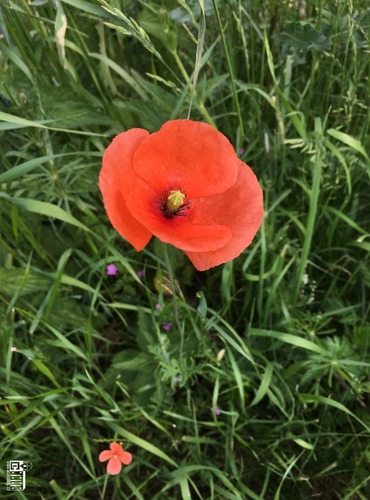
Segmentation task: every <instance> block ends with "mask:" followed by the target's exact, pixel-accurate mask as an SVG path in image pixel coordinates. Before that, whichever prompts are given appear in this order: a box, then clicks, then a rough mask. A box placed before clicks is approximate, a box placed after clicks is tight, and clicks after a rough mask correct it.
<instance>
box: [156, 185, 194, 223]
mask: <svg viewBox="0 0 370 500" xmlns="http://www.w3.org/2000/svg"><path fill="white" fill-rule="evenodd" d="M185 198H186V195H185V194H184V193H183V192H182V191H181V190H180V189H177V190H174V189H171V190H170V191H169V192H168V191H167V193H165V194H164V195H163V198H162V200H161V204H160V205H161V212H162V213H163V215H164V216H165V217H166V219H172V218H173V217H175V216H176V215H185V210H186V208H187V207H188V206H189V202H188V201H185V202H184V200H185Z"/></svg>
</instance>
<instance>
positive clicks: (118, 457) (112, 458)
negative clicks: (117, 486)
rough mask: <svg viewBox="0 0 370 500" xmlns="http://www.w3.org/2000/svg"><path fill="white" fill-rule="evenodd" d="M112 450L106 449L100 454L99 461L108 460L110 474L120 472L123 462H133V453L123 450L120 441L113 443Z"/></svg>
mask: <svg viewBox="0 0 370 500" xmlns="http://www.w3.org/2000/svg"><path fill="white" fill-rule="evenodd" d="M109 448H110V450H104V451H102V452H101V453H100V455H99V462H106V461H107V460H109V462H108V465H107V472H108V474H112V475H114V474H119V473H120V472H121V469H122V464H125V465H128V464H130V463H131V462H132V455H131V453H129V452H128V451H123V448H122V446H121V445H120V444H118V443H111V444H110V445H109Z"/></svg>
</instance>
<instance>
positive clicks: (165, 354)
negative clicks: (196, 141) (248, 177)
mask: <svg viewBox="0 0 370 500" xmlns="http://www.w3.org/2000/svg"><path fill="white" fill-rule="evenodd" d="M202 7H203V1H200V0H199V1H196V0H181V1H180V0H178V1H176V0H162V1H149V0H112V1H110V2H104V1H97V0H56V1H53V2H52V1H48V0H34V1H28V0H14V1H11V0H4V1H3V2H2V3H1V8H0V26H1V32H2V34H1V39H0V47H1V51H0V71H1V78H0V81H1V88H0V95H1V96H0V97H1V101H0V119H1V120H2V122H1V123H0V129H1V130H0V134H1V135H0V137H1V143H0V148H1V164H0V397H1V399H0V403H1V405H0V412H1V413H0V422H1V430H2V432H1V448H0V449H1V452H0V453H1V463H0V471H1V476H2V477H3V478H5V477H6V462H7V461H9V460H28V461H31V462H32V463H33V468H32V470H31V471H29V472H28V473H27V489H26V490H25V491H24V492H23V493H21V492H18V493H14V498H27V499H28V498H46V499H49V498H50V499H51V498H58V499H67V498H71V499H95V498H96V499H99V498H106V499H118V498H123V499H129V498H130V499H131V498H138V499H145V500H151V499H167V498H168V499H180V498H183V499H189V498H194V499H198V498H200V499H217V500H223V499H244V498H252V499H265V500H269V499H276V500H277V499H279V498H280V499H286V500H291V499H292V498H294V499H308V498H322V499H325V500H331V499H346V500H349V499H361V500H365V499H366V498H369V490H366V486H367V480H368V478H369V458H370V449H369V444H368V443H369V427H370V418H369V408H368V404H369V398H368V394H369V390H370V386H369V366H370V364H369V363H370V357H369V336H370V317H369V296H370V295H369V287H370V267H369V251H370V240H369V236H370V198H369V175H370V159H369V153H368V152H369V151H370V115H369V109H368V106H369V93H370V85H369V76H370V60H369V53H370V43H369V27H370V9H369V4H368V1H367V0H351V1H347V0H337V1H334V0H331V1H326V0H312V1H310V2H305V1H303V0H302V1H301V0H291V1H288V0H281V1H278V0H264V1H260V2H258V1H252V0H218V1H216V0H212V1H211V0H205V1H204V8H205V10H204V15H203V11H202ZM201 56H202V57H201ZM194 83H195V87H194ZM193 90H194V92H193ZM191 100H192V103H191ZM190 104H191V113H190V117H191V118H192V119H193V120H201V121H205V122H207V123H210V124H212V125H214V126H215V127H217V128H218V130H220V131H221V132H222V133H224V134H225V135H226V136H227V137H228V138H229V140H230V141H231V142H232V144H233V145H234V146H235V149H236V151H237V152H238V154H239V155H240V156H241V158H242V159H243V161H245V162H247V163H248V164H249V165H250V166H251V167H252V168H253V170H254V171H255V173H256V175H257V177H258V178H259V180H260V183H261V185H262V187H263V191H264V199H265V219H264V223H263V225H262V227H261V229H260V231H259V232H258V234H257V236H256V238H255V240H254V242H253V244H252V245H251V246H250V247H249V248H248V249H246V251H245V252H243V254H242V255H241V256H240V257H239V258H237V259H236V260H235V261H233V262H229V263H227V264H225V265H224V266H220V267H217V268H214V269H212V270H210V271H207V272H204V273H201V272H197V271H196V270H195V269H194V267H193V266H192V264H191V263H190V262H189V261H188V259H187V258H186V257H185V256H184V255H183V254H182V252H180V251H179V250H177V249H175V248H173V247H170V248H169V251H170V252H169V254H170V255H169V257H170V260H171V262H172V266H173V268H174V273H175V277H176V281H177V284H176V296H177V306H178V310H179V311H178V314H179V318H178V321H176V318H175V315H174V308H173V297H171V286H170V283H169V278H168V273H167V271H168V270H167V267H166V261H165V258H164V257H165V256H164V254H163V248H162V245H161V243H160V242H158V241H155V240H152V241H151V243H150V244H149V246H148V247H147V248H146V249H145V250H143V251H142V252H140V253H137V252H136V251H135V250H134V249H133V248H132V247H131V245H129V244H128V243H127V242H126V241H124V240H123V239H122V238H121V237H120V236H119V235H118V234H117V233H116V232H115V231H114V229H113V228H112V226H111V224H110V223H109V221H108V219H107V216H106V214H105V211H104V208H103V204H102V200H101V194H100V191H99V189H98V185H97V180H98V175H99V170H100V168H101V156H102V153H103V151H104V149H105V148H106V147H107V146H108V144H109V142H110V140H111V138H112V137H113V136H114V135H116V134H117V133H119V132H121V131H123V130H127V129H129V128H131V127H143V128H146V129H147V130H149V131H151V132H152V131H155V130H158V129H159V128H160V126H161V125H162V124H163V123H164V122H166V121H167V120H169V119H174V118H186V117H187V116H188V109H189V106H190ZM108 264H115V265H116V266H117V268H118V271H117V273H116V274H115V275H107V272H106V266H107V265H108ZM138 272H139V275H138V274H137V273H138ZM157 304H159V305H157ZM170 323H172V325H169V324H170ZM177 323H180V327H181V328H183V329H184V332H185V345H184V349H183V356H182V357H181V356H180V347H181V346H180V333H179V331H178V325H177ZM164 326H165V327H167V329H166V328H164ZM180 373H181V376H180V375H179V374H180ZM112 441H117V442H121V443H123V445H124V447H125V449H126V450H127V451H129V452H130V453H132V455H133V461H132V463H131V464H130V465H128V466H127V467H125V468H124V470H123V471H122V472H121V473H120V474H119V475H117V476H109V475H107V474H106V470H105V465H104V464H101V463H99V461H98V456H99V453H100V452H101V451H102V450H103V449H106V448H108V445H109V443H110V442H112ZM4 480H5V479H4ZM1 495H3V496H2V498H9V495H10V494H9V492H6V490H5V486H4V488H2V490H1Z"/></svg>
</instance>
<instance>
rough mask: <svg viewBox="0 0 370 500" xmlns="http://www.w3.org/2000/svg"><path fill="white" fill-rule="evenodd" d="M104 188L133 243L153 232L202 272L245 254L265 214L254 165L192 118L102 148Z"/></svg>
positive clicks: (135, 132)
mask: <svg viewBox="0 0 370 500" xmlns="http://www.w3.org/2000/svg"><path fill="white" fill-rule="evenodd" d="M99 187H100V189H101V192H102V195H103V200H104V205H105V209H106V211H107V214H108V217H109V219H110V221H111V223H112V225H113V226H114V227H115V229H116V230H117V231H118V232H119V233H120V234H121V235H122V236H123V237H124V238H126V239H127V240H128V241H129V242H130V243H131V244H132V245H133V246H134V247H135V248H136V250H138V251H139V250H142V249H143V248H144V247H145V246H146V245H147V244H148V242H149V240H150V238H151V237H152V236H153V235H154V236H157V238H159V239H160V240H161V241H163V242H165V243H170V244H172V245H174V246H175V247H177V248H180V249H181V250H183V251H184V252H185V253H186V255H187V256H188V257H189V259H190V260H191V261H192V263H193V264H194V266H195V267H196V268H197V269H198V270H199V271H205V270H207V269H209V268H210V267H214V266H217V265H219V264H223V263H225V262H228V261H230V260H232V259H234V258H235V257H237V256H238V255H240V253H241V252H242V251H243V250H244V249H245V248H246V247H247V246H248V245H249V244H250V243H251V242H252V240H253V238H254V235H255V234H256V232H257V230H258V228H259V227H260V225H261V221H262V217H263V201H262V190H261V188H260V185H259V184H258V181H257V178H256V176H255V175H254V173H253V172H252V170H251V169H250V167H248V165H246V164H245V163H243V162H242V161H241V160H240V159H239V158H238V157H237V155H236V153H235V151H234V149H233V147H232V145H231V144H230V142H229V141H228V140H227V138H226V137H225V136H224V135H222V134H221V133H220V132H218V131H217V130H215V129H214V128H213V127H211V126H210V125H207V124H205V123H200V122H194V121H191V120H173V121H169V122H167V123H165V124H164V125H163V127H162V128H161V129H160V130H159V131H158V132H156V133H153V134H149V132H147V131H146V130H143V129H138V128H134V129H131V130H128V131H127V132H123V133H121V134H119V135H118V136H117V137H115V139H113V141H112V143H111V144H110V146H108V148H107V149H106V151H105V153H104V156H103V167H102V170H101V172H100V177H99Z"/></svg>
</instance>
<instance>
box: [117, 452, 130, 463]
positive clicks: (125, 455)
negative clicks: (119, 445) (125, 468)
mask: <svg viewBox="0 0 370 500" xmlns="http://www.w3.org/2000/svg"><path fill="white" fill-rule="evenodd" d="M119 459H120V460H121V462H122V463H123V464H125V465H129V464H130V463H131V462H132V455H131V453H129V452H128V451H123V452H122V453H121V454H120V456H119Z"/></svg>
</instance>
